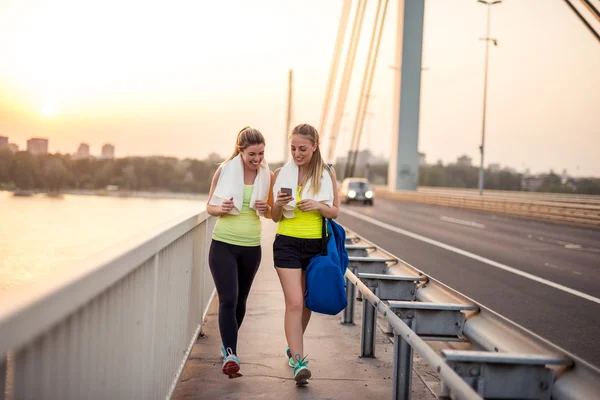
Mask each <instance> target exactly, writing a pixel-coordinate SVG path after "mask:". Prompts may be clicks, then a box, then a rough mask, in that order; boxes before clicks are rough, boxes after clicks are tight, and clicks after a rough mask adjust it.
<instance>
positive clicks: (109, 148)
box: [102, 143, 115, 158]
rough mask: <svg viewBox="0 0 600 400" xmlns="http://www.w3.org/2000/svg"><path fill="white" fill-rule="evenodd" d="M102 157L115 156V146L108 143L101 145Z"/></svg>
mask: <svg viewBox="0 0 600 400" xmlns="http://www.w3.org/2000/svg"><path fill="white" fill-rule="evenodd" d="M102 158H115V146H113V145H112V144H110V143H107V144H105V145H104V146H102Z"/></svg>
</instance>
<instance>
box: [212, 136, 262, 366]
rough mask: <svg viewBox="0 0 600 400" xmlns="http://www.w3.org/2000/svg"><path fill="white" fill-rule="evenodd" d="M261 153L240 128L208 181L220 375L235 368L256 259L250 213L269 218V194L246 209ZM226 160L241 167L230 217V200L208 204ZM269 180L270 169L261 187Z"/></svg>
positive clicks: (255, 220)
mask: <svg viewBox="0 0 600 400" xmlns="http://www.w3.org/2000/svg"><path fill="white" fill-rule="evenodd" d="M264 152H265V139H264V137H263V135H262V134H261V133H260V132H259V131H258V130H256V129H253V128H250V127H246V128H244V129H242V130H241V131H240V132H239V133H238V136H237V140H236V145H235V150H234V152H233V154H232V155H231V157H230V158H229V159H228V160H227V161H225V162H224V163H223V164H222V165H221V167H220V168H219V169H218V170H217V172H216V173H215V176H214V177H213V180H212V183H211V187H210V193H209V195H208V205H207V206H206V210H207V211H208V213H209V214H210V215H212V216H215V217H219V219H218V220H217V223H216V225H215V228H214V230H213V236H212V239H213V240H212V243H211V246H210V252H209V256H208V262H209V266H210V271H211V273H212V276H213V279H214V281H215V286H216V288H217V293H218V294H219V330H220V333H221V340H222V343H223V345H222V346H221V354H222V355H223V366H222V371H223V373H224V374H226V375H229V377H235V376H238V375H237V374H238V372H239V370H240V364H239V360H238V358H237V339H238V330H239V328H240V326H241V324H242V320H243V319H244V314H245V313H246V299H247V298H248V294H249V293H250V287H251V286H252V281H253V280H254V276H255V275H256V272H257V271H258V267H259V265H260V260H261V248H260V234H261V223H260V218H259V217H258V215H257V213H256V211H260V212H261V213H263V214H264V216H265V217H266V218H270V217H271V207H270V206H269V204H272V196H271V195H269V199H268V200H267V201H265V200H256V201H255V203H254V208H255V209H251V208H250V199H251V198H252V194H253V191H254V190H255V181H256V179H257V177H258V175H259V173H261V172H260V168H263V167H262V166H261V163H262V161H263V159H264ZM238 154H239V155H240V157H239V158H238V157H237V156H238ZM229 162H241V163H242V165H243V175H244V176H243V180H244V182H243V185H244V189H243V201H242V205H241V210H238V211H239V214H237V215H233V214H230V212H231V211H232V210H233V209H234V202H233V201H232V200H233V198H231V199H229V200H223V202H222V204H220V205H212V204H210V202H211V199H212V197H213V195H214V193H215V189H216V187H217V185H218V184H219V177H220V175H221V172H222V169H223V167H224V166H225V165H226V164H227V163H229ZM238 171H239V170H238ZM265 174H266V173H265ZM225 176H227V175H224V177H225ZM239 178H241V177H239ZM269 181H272V174H271V173H270V171H269V172H268V177H267V184H272V182H269ZM223 184H225V185H241V184H242V183H241V179H240V180H239V181H238V180H236V181H235V182H223ZM240 189H241V188H240ZM238 193H239V192H238Z"/></svg>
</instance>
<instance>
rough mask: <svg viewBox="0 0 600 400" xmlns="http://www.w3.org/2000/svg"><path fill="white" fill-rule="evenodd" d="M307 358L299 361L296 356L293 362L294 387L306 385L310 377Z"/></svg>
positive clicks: (297, 355)
mask: <svg viewBox="0 0 600 400" xmlns="http://www.w3.org/2000/svg"><path fill="white" fill-rule="evenodd" d="M307 357H308V356H305V357H304V358H303V359H300V354H296V361H295V362H294V380H295V381H296V386H302V385H307V384H308V380H309V379H310V377H311V373H310V369H308V366H307V364H308V360H307V359H306V358H307Z"/></svg>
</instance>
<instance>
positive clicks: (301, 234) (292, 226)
mask: <svg viewBox="0 0 600 400" xmlns="http://www.w3.org/2000/svg"><path fill="white" fill-rule="evenodd" d="M301 200H302V187H301V186H298V188H297V190H296V204H297V203H299V202H300V201H301ZM294 215H295V216H296V218H290V219H288V218H285V217H282V218H281V220H280V221H279V225H278V226H277V233H279V234H280V235H284V236H291V237H295V238H299V239H320V238H321V229H322V226H323V217H322V216H321V213H320V212H318V211H307V212H304V211H301V210H299V209H298V207H296V208H294Z"/></svg>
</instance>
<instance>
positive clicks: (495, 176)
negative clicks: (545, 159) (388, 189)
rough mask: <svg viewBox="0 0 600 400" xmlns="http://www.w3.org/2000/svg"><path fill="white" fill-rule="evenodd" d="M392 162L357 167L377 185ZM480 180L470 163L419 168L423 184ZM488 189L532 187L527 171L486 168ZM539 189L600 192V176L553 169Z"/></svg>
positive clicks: (466, 183) (473, 186)
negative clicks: (565, 175)
mask: <svg viewBox="0 0 600 400" xmlns="http://www.w3.org/2000/svg"><path fill="white" fill-rule="evenodd" d="M343 170H344V165H343V164H341V165H336V171H338V174H339V171H343ZM387 173H388V164H387V163H378V164H373V165H369V166H368V168H366V166H365V165H361V166H359V167H358V168H357V170H356V176H362V177H368V179H369V181H370V182H372V183H375V184H380V185H385V184H387ZM478 180H479V168H478V167H473V166H466V165H458V164H448V165H443V164H442V163H441V162H438V163H437V164H433V165H424V166H421V167H419V186H433V187H454V188H468V189H476V188H477V185H478ZM484 182H485V188H486V189H490V190H528V189H527V188H526V187H524V186H523V174H520V173H516V172H512V171H510V170H506V169H504V170H501V171H492V170H489V169H486V170H485V171H484ZM536 191H537V192H551V193H577V194H595V195H600V179H598V178H580V179H575V180H574V179H571V180H569V181H568V182H566V183H563V182H562V179H561V177H560V176H559V175H557V174H555V173H554V172H550V173H548V174H545V175H544V176H543V179H542V181H541V183H540V185H539V187H537V189H536Z"/></svg>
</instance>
